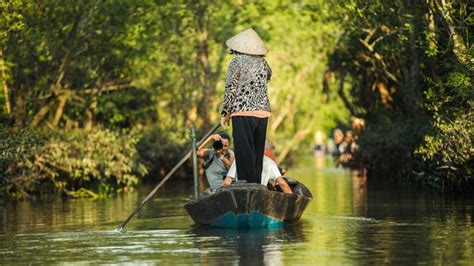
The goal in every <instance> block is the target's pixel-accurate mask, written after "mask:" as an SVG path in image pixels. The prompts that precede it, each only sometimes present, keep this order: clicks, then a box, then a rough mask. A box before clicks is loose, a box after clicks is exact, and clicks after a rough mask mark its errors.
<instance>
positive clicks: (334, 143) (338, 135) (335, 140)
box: [328, 128, 344, 158]
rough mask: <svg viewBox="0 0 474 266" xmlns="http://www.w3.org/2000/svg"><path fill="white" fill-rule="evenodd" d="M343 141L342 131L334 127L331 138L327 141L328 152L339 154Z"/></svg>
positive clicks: (334, 154) (337, 155) (335, 155)
mask: <svg viewBox="0 0 474 266" xmlns="http://www.w3.org/2000/svg"><path fill="white" fill-rule="evenodd" d="M343 141H344V133H343V132H342V130H341V129H339V128H336V129H334V132H333V133H332V139H331V140H330V141H328V152H329V153H330V154H331V155H332V156H334V157H336V158H337V157H339V155H340V154H341V150H340V146H341V143H342V142H343Z"/></svg>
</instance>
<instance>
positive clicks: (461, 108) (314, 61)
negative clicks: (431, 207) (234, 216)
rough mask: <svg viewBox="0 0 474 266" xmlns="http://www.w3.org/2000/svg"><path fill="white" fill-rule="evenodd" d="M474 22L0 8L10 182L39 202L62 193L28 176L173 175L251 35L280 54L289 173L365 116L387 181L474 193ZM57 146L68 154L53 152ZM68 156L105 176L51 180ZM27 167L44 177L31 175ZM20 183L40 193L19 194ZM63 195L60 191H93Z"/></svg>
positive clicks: (340, 6)
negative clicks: (232, 50) (232, 42)
mask: <svg viewBox="0 0 474 266" xmlns="http://www.w3.org/2000/svg"><path fill="white" fill-rule="evenodd" d="M472 8H473V7H472V5H471V6H469V5H468V2H467V0H465V1H447V0H426V1H382V0H378V1H362V0H351V1H343V2H339V1H270V0H268V1H267V0H265V1H244V0H237V1H236V0H224V1H217V2H216V1H191V0H178V1H148V0H139V1H125V0H104V1H92V2H91V1H57V0H48V1H19V0H18V1H17V0H10V1H3V2H2V3H0V12H1V13H2V16H0V70H1V71H0V81H1V82H0V86H1V87H2V89H1V90H0V104H1V108H0V110H1V112H0V119H1V121H2V124H3V129H2V130H3V132H4V133H2V134H3V135H2V136H5V137H2V139H1V140H0V145H2V149H1V153H2V154H1V157H0V160H2V164H1V166H0V167H2V169H1V170H0V172H2V174H0V179H1V181H0V182H2V183H3V184H4V185H5V186H6V187H8V188H9V189H10V192H12V193H20V194H28V193H29V192H33V191H37V190H38V187H41V186H42V185H41V184H45V183H48V182H49V181H48V182H46V181H44V180H45V179H44V178H43V179H40V178H39V177H38V175H33V174H25V173H27V172H28V171H33V172H35V173H37V172H38V171H37V170H32V169H36V168H34V167H44V169H46V168H47V169H49V170H48V171H52V172H54V173H56V174H57V176H58V177H60V178H61V180H63V179H64V180H76V181H77V179H79V180H91V182H82V187H85V188H89V189H94V187H95V188H97V186H96V184H97V183H107V184H111V186H113V187H114V188H119V187H122V188H124V187H129V186H132V185H133V184H135V181H130V182H128V181H127V182H122V181H123V180H124V176H125V175H127V177H130V178H129V179H127V178H126V179H127V180H135V179H137V180H139V179H140V178H142V177H143V176H144V175H145V174H146V172H148V176H150V177H155V178H156V177H159V176H160V175H161V176H162V175H163V173H165V172H166V171H167V170H168V169H169V168H171V167H172V164H173V163H175V162H176V161H177V159H178V157H179V156H180V155H181V154H182V152H183V151H184V149H185V147H186V145H187V142H188V133H189V132H188V131H189V127H190V126H191V125H193V124H194V125H196V126H197V127H198V128H199V130H200V131H201V132H204V131H207V130H208V129H209V128H210V127H211V125H212V124H215V123H217V122H218V120H219V113H220V108H221V100H222V94H223V87H224V84H223V82H224V78H225V72H226V68H227V64H228V62H229V61H230V58H231V56H229V55H228V49H227V48H226V46H225V40H226V39H228V38H229V37H231V36H233V35H234V34H236V33H238V32H239V31H242V30H244V29H246V28H248V27H253V28H254V29H255V30H256V31H257V32H258V33H259V34H260V35H261V37H262V38H263V39H264V40H265V41H266V43H267V45H268V46H269V49H270V53H269V54H268V56H267V60H268V62H269V63H270V65H271V67H272V68H273V73H274V76H273V78H272V81H271V82H270V87H269V93H270V101H271V104H272V109H273V110H272V111H273V112H272V118H271V120H270V124H269V129H268V134H269V136H270V138H272V139H273V141H274V142H275V143H276V144H277V154H278V160H279V161H283V160H284V159H287V160H288V159H291V157H292V156H293V155H294V154H296V153H297V152H298V151H302V150H305V149H306V148H305V147H309V146H310V145H311V144H312V138H313V134H314V132H315V131H316V130H321V131H323V132H327V133H329V132H330V130H331V129H333V128H334V127H336V126H340V125H344V124H345V125H349V124H350V118H351V117H357V118H362V119H365V120H366V124H367V128H366V129H365V131H364V132H363V133H362V135H361V144H362V149H363V150H364V159H365V161H366V163H367V164H368V165H369V167H370V169H372V170H374V171H373V172H374V173H377V174H374V175H377V176H380V177H382V176H384V177H385V176H387V177H388V176H389V175H388V174H387V173H390V176H393V173H398V174H399V176H402V177H403V178H412V177H416V178H418V179H420V180H423V181H425V182H426V183H429V184H432V185H433V186H435V187H438V188H440V189H445V188H446V187H452V186H455V187H457V188H456V189H463V188H464V187H465V186H466V184H467V183H468V182H469V181H468V180H469V179H470V178H472V166H470V165H472V153H473V148H472V136H473V135H474V134H473V132H472V128H473V127H472V122H473V117H472V100H473V98H472V91H473V90H472V87H473V86H472V78H473V77H472V75H473V61H472V56H473V48H472V47H473V46H472V39H473V36H472V32H469V30H470V29H471V28H472V25H473V15H472ZM87 134H90V135H91V139H90V140H94V141H88V139H87V138H84V136H87ZM31 136H38V137H31ZM101 136H102V137H103V138H101ZM112 139H115V141H112ZM54 143H69V144H67V145H69V146H64V148H59V149H58V148H55V149H52V148H47V147H51V145H53V144H54ZM74 143H82V144H83V145H85V146H94V145H96V144H94V143H97V147H96V149H95V150H94V149H91V150H89V149H87V148H85V147H81V148H79V147H76V146H74V145H75V144H74ZM123 143H136V145H135V144H133V145H132V146H130V147H132V150H130V149H128V148H120V147H122V146H123V145H124V144H123ZM58 145H61V144H58ZM127 145H129V144H127ZM127 145H126V146H127ZM53 146H54V145H53ZM3 147H5V148H3ZM7 147H8V148H7ZM61 147H63V146H61ZM99 147H109V148H99ZM127 147H128V146H127ZM137 147H138V148H137ZM133 149H136V150H137V152H138V154H139V155H140V156H139V159H137V158H138V157H136V156H135V155H134V150H133ZM7 151H10V152H7ZM12 151H14V152H13V153H12ZM53 153H54V155H53ZM94 153H97V154H98V155H97V156H98V157H97V156H95V155H93V154H94ZM99 154H100V156H102V157H101V158H99V157H100V156H99ZM114 154H115V156H116V157H114V156H113V155H114ZM120 154H121V155H125V156H129V157H123V158H122V159H119V158H118V157H120V156H119V155H120ZM109 155H110V156H109ZM12 156H13V157H12ZM50 156H53V157H50ZM54 156H56V157H54ZM57 156H59V157H57ZM61 157H63V158H71V160H76V159H77V160H83V159H85V158H89V159H88V160H92V161H93V163H91V164H87V165H88V167H91V168H93V169H96V168H97V169H98V168H100V169H99V170H97V171H98V172H95V170H93V169H91V171H92V172H87V171H83V170H78V169H80V168H81V166H80V165H81V163H83V162H81V163H79V162H74V163H70V162H69V163H67V162H66V161H68V160H66V159H65V160H64V162H63V163H61V160H59V161H57V162H56V163H55V164H54V165H53V164H52V163H51V164H49V162H52V161H54V160H53V159H51V160H50V159H48V160H46V162H45V164H46V165H44V166H39V165H41V164H40V163H39V161H40V159H39V158H61ZM18 158H24V159H22V160H23V161H25V160H27V161H31V165H28V164H25V163H23V164H21V165H23V166H22V167H23V168H21V169H24V168H26V170H25V171H19V168H18V167H13V166H14V165H16V166H18V165H20V163H19V162H17V163H12V160H13V159H14V160H18ZM104 158H105V159H104ZM124 158H125V159H124ZM132 158H135V159H132ZM107 162H108V163H110V164H113V163H117V165H120V167H122V166H124V168H123V169H125V170H124V171H118V172H117V171H106V169H109V168H110V167H111V169H112V168H113V169H115V168H116V167H118V166H117V165H115V166H113V167H112V166H110V165H107ZM104 163H105V164H104ZM58 164H61V165H58ZM65 165H67V167H66V168H65V167H64V166H65ZM142 166H146V168H147V171H145V170H144V169H143V167H142ZM42 169H43V168H42ZM394 169H395V171H394ZM76 171H79V172H80V173H79V174H78V173H77V172H76ZM20 172H21V173H23V174H21V175H20V174H18V173H20ZM95 173H99V174H97V175H96V174H95ZM21 178H23V179H24V178H31V180H30V181H31V182H30V181H28V182H30V184H36V185H38V186H36V185H34V186H28V189H26V186H25V189H23V188H21V187H18V186H16V187H15V186H11V184H14V183H15V182H17V181H18V180H19V179H21ZM46 179H48V178H46ZM41 180H43V181H41ZM61 182H62V181H61ZM61 182H59V183H55V182H49V183H48V184H53V187H56V188H60V189H62V190H64V191H66V192H68V193H70V192H71V191H76V190H77V189H78V188H79V187H81V186H80V185H78V183H75V181H74V182H66V183H61ZM30 187H31V189H30ZM39 190H41V189H39ZM53 190H54V189H53ZM28 191H29V192H28ZM95 191H96V192H97V189H95Z"/></svg>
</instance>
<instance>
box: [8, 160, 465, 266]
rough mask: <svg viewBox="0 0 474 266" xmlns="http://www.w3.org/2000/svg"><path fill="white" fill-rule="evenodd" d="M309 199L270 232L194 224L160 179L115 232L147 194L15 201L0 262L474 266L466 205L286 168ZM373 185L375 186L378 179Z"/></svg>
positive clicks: (307, 164)
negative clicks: (298, 215)
mask: <svg viewBox="0 0 474 266" xmlns="http://www.w3.org/2000/svg"><path fill="white" fill-rule="evenodd" d="M288 174H289V175H290V176H291V177H294V178H295V179H299V180H300V181H302V182H303V183H305V184H306V185H307V186H308V187H309V188H310V190H311V191H312V192H313V194H314V199H313V201H312V202H311V203H310V205H309V207H308V209H307V210H306V211H305V213H304V215H303V217H302V219H301V220H300V221H299V222H298V223H296V224H293V225H290V226H285V227H284V228H280V229H262V230H247V229H244V230H236V229H216V228H209V227H202V226H196V225H194V223H193V221H192V220H191V218H190V217H189V216H188V215H187V214H186V212H185V210H184V208H183V204H184V203H185V202H186V201H188V200H190V199H191V197H192V183H190V182H186V181H183V180H180V181H169V183H168V184H167V185H165V186H164V187H163V188H162V189H161V190H160V191H159V192H158V193H157V196H156V197H155V198H154V199H153V200H152V201H151V202H150V203H149V204H148V205H146V206H145V208H144V209H143V210H142V211H141V212H140V214H139V215H138V217H137V218H135V219H134V220H132V222H131V223H130V224H129V225H128V226H127V228H126V230H127V231H126V232H125V233H117V232H115V231H114V229H115V228H117V227H118V226H119V225H120V223H121V222H122V221H123V220H124V219H125V218H126V217H127V216H128V215H129V214H130V212H131V211H132V210H133V208H134V207H135V206H136V204H137V203H138V202H139V201H140V200H141V199H143V197H144V196H145V195H146V193H147V192H148V191H149V190H150V189H151V187H144V188H141V189H139V190H137V191H135V192H130V193H127V194H123V195H119V196H117V197H113V198H109V199H103V200H90V199H82V200H69V201H61V200H56V201H36V202H32V201H22V202H8V203H7V204H6V206H5V207H0V222H1V224H0V264H11V263H41V264H44V263H78V262H84V263H90V264H95V263H122V262H140V263H151V264H164V263H166V264H173V265H175V264H209V263H212V264H216V263H219V264H233V265H235V264H243V265H249V264H267V265H292V264H297V265H314V264H356V263H357V264H359V263H364V264H365V263H374V264H379V263H389V264H402V263H403V264H407V263H409V264H413V263H420V264H425V263H426V264H440V263H442V264H453V263H458V264H465V265H471V264H472V263H473V262H474V224H473V217H472V216H473V210H474V202H473V201H472V200H453V199H446V198H442V197H439V196H438V195H436V194H430V193H421V192H417V191H414V190H413V189H410V188H409V187H398V186H394V185H380V182H378V183H375V182H373V181H372V180H371V181H369V182H368V181H367V179H366V178H364V177H359V176H357V175H356V174H351V173H350V172H349V171H347V170H343V169H337V168H334V167H332V166H330V164H329V163H328V161H327V160H318V161H316V162H315V161H313V160H312V159H309V158H307V159H305V160H303V162H302V163H301V166H298V167H295V168H292V169H290V171H289V173H288ZM378 180H380V178H378Z"/></svg>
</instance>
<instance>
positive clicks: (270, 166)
mask: <svg viewBox="0 0 474 266" xmlns="http://www.w3.org/2000/svg"><path fill="white" fill-rule="evenodd" d="M236 170H237V166H236V164H235V160H234V162H233V163H232V165H231V166H230V169H229V172H228V173H227V177H226V178H225V179H224V181H223V182H222V185H223V186H226V185H230V184H231V183H232V181H233V180H234V179H237V171H236ZM269 181H272V182H275V183H276V184H278V185H280V188H281V190H282V191H283V192H285V193H289V194H292V192H291V188H290V186H289V185H288V184H287V183H286V181H285V179H283V176H282V174H281V173H280V170H278V166H277V165H276V163H275V161H273V160H272V159H270V158H269V157H267V156H265V155H264V156H263V168H262V182H261V184H262V185H264V186H266V185H267V184H268V182H269Z"/></svg>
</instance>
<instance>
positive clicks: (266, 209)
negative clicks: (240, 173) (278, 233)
mask: <svg viewBox="0 0 474 266" xmlns="http://www.w3.org/2000/svg"><path fill="white" fill-rule="evenodd" d="M288 183H289V185H290V187H291V188H292V191H293V194H287V193H283V192H278V191H272V190H269V189H268V188H267V187H265V186H264V185H260V184H252V183H246V182H245V181H238V182H236V183H234V184H232V185H229V186H225V187H222V188H220V189H218V190H217V191H216V192H215V193H213V194H210V195H206V196H204V197H201V198H200V199H198V200H193V201H190V202H188V203H186V204H185V205H184V208H185V209H186V211H187V212H188V214H189V215H190V216H191V218H192V219H193V220H194V222H195V223H197V224H203V225H211V226H218V227H234V228H238V227H247V228H268V227H279V226H282V225H283V224H284V223H291V222H295V221H297V220H299V219H300V218H301V215H302V214H303V212H304V210H305V209H306V207H307V206H308V204H309V203H310V202H311V199H312V194H311V192H310V191H309V190H308V188H306V186H304V185H303V184H302V183H300V182H298V181H294V180H291V179H288Z"/></svg>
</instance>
